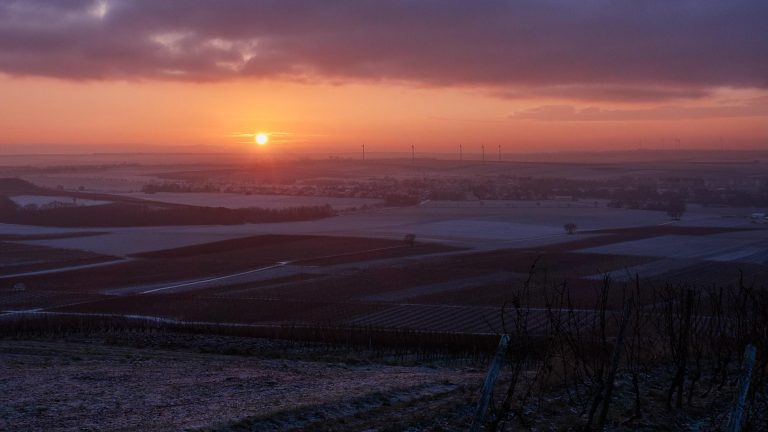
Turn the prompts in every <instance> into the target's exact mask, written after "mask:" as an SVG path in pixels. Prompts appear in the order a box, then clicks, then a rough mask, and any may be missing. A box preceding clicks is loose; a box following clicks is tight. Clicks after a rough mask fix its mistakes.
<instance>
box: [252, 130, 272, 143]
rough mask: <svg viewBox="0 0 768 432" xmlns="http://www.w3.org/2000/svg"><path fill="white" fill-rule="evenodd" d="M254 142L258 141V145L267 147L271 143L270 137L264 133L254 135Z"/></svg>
mask: <svg viewBox="0 0 768 432" xmlns="http://www.w3.org/2000/svg"><path fill="white" fill-rule="evenodd" d="M253 140H254V141H256V144H258V145H265V144H266V143H268V142H269V135H267V134H265V133H264V132H259V133H257V134H256V135H254V137H253Z"/></svg>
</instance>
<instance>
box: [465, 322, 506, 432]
mask: <svg viewBox="0 0 768 432" xmlns="http://www.w3.org/2000/svg"><path fill="white" fill-rule="evenodd" d="M507 347H509V335H506V334H505V335H502V336H501V339H500V340H499V347H498V348H497V349H496V355H494V356H493V361H492V362H491V367H490V368H488V375H486V376H485V382H483V390H482V392H481V393H480V400H479V401H477V409H475V415H474V417H473V418H472V426H471V427H470V428H469V430H470V432H478V431H479V430H480V428H481V427H482V426H483V420H484V419H485V412H486V411H488V404H489V403H490V401H491V393H493V387H494V385H495V384H496V378H498V377H499V372H500V371H501V366H502V364H504V358H505V357H506V355H507Z"/></svg>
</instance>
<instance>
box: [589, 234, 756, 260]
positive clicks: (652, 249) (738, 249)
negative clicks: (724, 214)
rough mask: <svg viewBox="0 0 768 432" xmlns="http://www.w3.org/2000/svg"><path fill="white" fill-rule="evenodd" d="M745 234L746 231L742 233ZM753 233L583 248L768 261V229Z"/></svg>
mask: <svg viewBox="0 0 768 432" xmlns="http://www.w3.org/2000/svg"><path fill="white" fill-rule="evenodd" d="M738 234H743V233H738ZM749 234H750V237H749V238H745V237H744V236H743V235H736V236H734V235H733V233H727V234H717V235H709V236H678V235H668V236H660V237H653V238H648V239H643V240H635V241H628V242H622V243H614V244H609V245H605V246H599V247H594V248H589V249H584V250H582V252H592V253H602V254H617V255H641V256H659V257H666V258H695V259H698V260H711V261H736V262H746V263H754V264H764V263H766V262H768V230H758V231H754V232H750V233H749Z"/></svg>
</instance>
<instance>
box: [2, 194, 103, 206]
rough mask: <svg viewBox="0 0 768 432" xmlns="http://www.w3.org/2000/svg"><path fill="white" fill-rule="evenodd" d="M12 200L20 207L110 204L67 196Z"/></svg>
mask: <svg viewBox="0 0 768 432" xmlns="http://www.w3.org/2000/svg"><path fill="white" fill-rule="evenodd" d="M11 200H12V201H13V202H15V203H16V204H18V205H20V206H27V205H30V204H34V205H36V206H44V205H47V204H52V203H56V202H59V203H64V204H67V205H77V206H94V205H101V204H109V203H110V202H109V201H99V200H90V199H81V198H72V197H67V196H43V195H17V196H12V197H11Z"/></svg>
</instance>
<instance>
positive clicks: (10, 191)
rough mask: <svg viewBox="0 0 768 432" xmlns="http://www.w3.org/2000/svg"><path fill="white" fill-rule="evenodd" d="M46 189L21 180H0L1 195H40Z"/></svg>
mask: <svg viewBox="0 0 768 432" xmlns="http://www.w3.org/2000/svg"><path fill="white" fill-rule="evenodd" d="M43 190H44V189H42V188H40V187H38V186H35V185H33V184H32V183H30V182H28V181H26V180H22V179H20V178H0V195H5V196H11V195H25V194H38V193H40V192H42V191H43Z"/></svg>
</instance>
